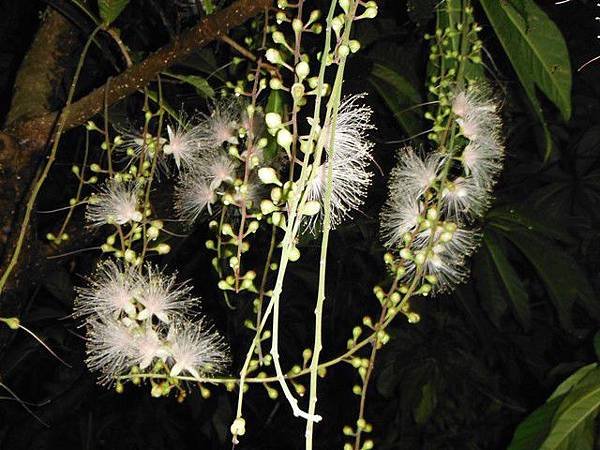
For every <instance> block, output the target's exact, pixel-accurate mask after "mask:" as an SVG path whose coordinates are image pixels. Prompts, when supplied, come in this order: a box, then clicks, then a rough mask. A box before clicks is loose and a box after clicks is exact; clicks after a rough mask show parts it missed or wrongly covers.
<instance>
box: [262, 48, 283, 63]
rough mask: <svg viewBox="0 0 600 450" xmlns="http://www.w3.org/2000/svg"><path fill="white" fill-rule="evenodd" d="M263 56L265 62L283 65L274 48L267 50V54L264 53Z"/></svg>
mask: <svg viewBox="0 0 600 450" xmlns="http://www.w3.org/2000/svg"><path fill="white" fill-rule="evenodd" d="M265 56H266V58H267V60H268V61H269V62H270V63H271V64H281V63H283V59H282V58H281V54H280V53H279V51H278V50H275V49H274V48H270V49H268V50H267V52H266V53H265Z"/></svg>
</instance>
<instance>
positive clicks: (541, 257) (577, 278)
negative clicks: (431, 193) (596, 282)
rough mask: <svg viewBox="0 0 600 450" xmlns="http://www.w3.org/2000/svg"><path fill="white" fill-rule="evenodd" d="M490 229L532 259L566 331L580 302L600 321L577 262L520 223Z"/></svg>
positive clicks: (599, 315)
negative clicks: (575, 304) (576, 304)
mask: <svg viewBox="0 0 600 450" xmlns="http://www.w3.org/2000/svg"><path fill="white" fill-rule="evenodd" d="M490 226H491V227H493V228H494V229H496V231H498V232H499V233H500V234H501V235H503V236H504V237H506V238H507V239H508V240H509V241H511V242H512V243H513V244H514V245H515V246H516V247H517V248H518V249H519V250H520V251H521V253H522V254H523V255H524V256H525V258H527V259H528V260H529V262H530V263H531V264H532V266H533V267H534V269H535V270H536V272H537V274H538V275H539V277H540V278H541V280H542V281H543V283H544V286H545V287H546V290H547V292H548V295H549V297H550V300H551V301H552V303H553V304H554V307H555V308H556V310H557V312H558V315H559V320H560V322H561V324H562V325H563V326H564V327H565V328H571V312H572V307H573V305H574V303H575V301H578V302H579V303H580V304H581V305H582V306H583V307H584V308H585V309H586V310H587V311H588V312H589V313H590V314H591V315H592V316H593V317H594V318H596V319H598V318H600V307H599V305H598V299H597V296H596V294H595V292H594V290H593V288H592V286H591V285H590V283H589V281H588V279H587V277H586V275H585V273H584V272H583V271H582V270H581V268H580V267H579V265H578V264H577V262H576V261H575V260H574V259H573V258H572V257H571V256H570V255H568V254H566V253H565V252H564V251H563V250H562V249H561V248H560V247H559V246H557V245H556V244H555V243H553V241H551V240H550V239H546V238H544V237H543V235H542V234H541V233H539V232H536V231H535V230H530V229H529V228H524V227H522V226H521V225H519V224H510V223H508V222H505V223H502V222H493V223H491V224H490Z"/></svg>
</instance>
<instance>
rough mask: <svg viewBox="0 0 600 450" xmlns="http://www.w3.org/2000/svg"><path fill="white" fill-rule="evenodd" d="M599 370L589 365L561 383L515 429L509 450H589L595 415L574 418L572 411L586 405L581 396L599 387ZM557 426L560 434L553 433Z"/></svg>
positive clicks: (587, 413) (586, 412) (593, 365)
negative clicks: (543, 449)
mask: <svg viewBox="0 0 600 450" xmlns="http://www.w3.org/2000/svg"><path fill="white" fill-rule="evenodd" d="M598 370H599V368H598V365H597V364H596V363H593V364H589V365H587V366H584V367H581V368H580V369H579V370H577V371H576V372H575V373H574V374H572V375H571V376H570V377H569V378H567V379H566V380H565V381H563V382H562V383H561V384H560V385H559V386H558V387H557V388H556V389H555V390H554V392H553V393H552V395H551V396H550V397H549V398H548V400H547V401H546V403H545V404H544V405H542V406H541V407H539V408H538V409H536V410H535V411H534V412H533V413H532V414H530V415H529V416H528V417H527V418H526V419H525V420H524V421H523V422H521V424H520V425H519V426H518V427H517V429H516V431H515V434H514V436H513V439H512V442H511V443H510V446H509V447H508V450H536V449H541V448H548V449H565V450H567V449H569V450H584V449H588V448H591V446H590V445H589V442H593V439H590V434H592V435H593V430H590V428H591V426H592V425H593V418H594V416H595V414H596V413H595V412H593V411H586V410H582V409H579V412H582V413H583V416H582V417H576V412H575V411H576V410H577V408H581V407H582V406H583V405H584V404H585V400H583V398H584V397H585V395H584V394H583V393H584V392H588V393H589V392H591V391H594V389H595V388H594V385H595V386H596V388H598V387H600V386H599V385H598V381H599V380H598ZM589 403H593V402H589ZM596 411H597V406H596ZM565 414H566V415H565ZM559 422H561V426H560V427H559V430H560V432H559V431H556V430H557V429H556V425H557V424H558V423H559ZM561 433H563V434H562V435H561Z"/></svg>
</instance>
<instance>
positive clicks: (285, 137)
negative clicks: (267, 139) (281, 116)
mask: <svg viewBox="0 0 600 450" xmlns="http://www.w3.org/2000/svg"><path fill="white" fill-rule="evenodd" d="M293 140H294V137H293V136H292V133H290V132H289V131H288V130H286V129H285V128H282V129H281V130H279V131H278V132H277V143H278V144H279V145H280V146H281V147H283V148H284V149H285V150H286V151H289V150H290V146H291V145H292V142H293Z"/></svg>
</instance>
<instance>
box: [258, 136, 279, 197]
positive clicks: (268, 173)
mask: <svg viewBox="0 0 600 450" xmlns="http://www.w3.org/2000/svg"><path fill="white" fill-rule="evenodd" d="M281 131H283V130H281ZM277 136H278V137H279V133H278V134H277ZM258 178H260V181H262V182H263V183H264V184H276V185H277V186H281V181H279V178H278V177H277V172H276V171H275V169H273V168H272V167H261V168H260V169H258Z"/></svg>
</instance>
